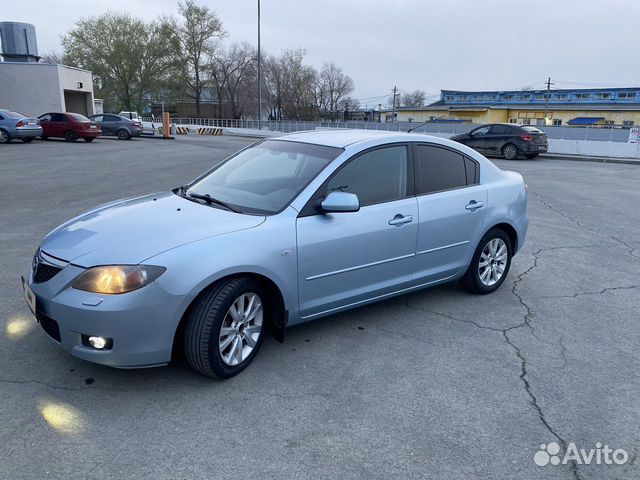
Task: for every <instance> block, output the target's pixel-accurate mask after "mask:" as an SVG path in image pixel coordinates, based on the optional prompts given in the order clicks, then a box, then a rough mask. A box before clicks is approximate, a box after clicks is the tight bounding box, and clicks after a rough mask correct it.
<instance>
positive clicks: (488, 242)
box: [461, 228, 513, 294]
mask: <svg viewBox="0 0 640 480" xmlns="http://www.w3.org/2000/svg"><path fill="white" fill-rule="evenodd" d="M512 255H513V246H512V245H511V239H510V238H509V235H507V234H506V232H505V231H504V230H501V229H498V228H494V229H493V230H490V231H489V232H487V233H486V235H485V236H484V237H482V240H480V242H479V243H478V247H477V248H476V251H475V253H474V254H473V258H472V259H471V264H470V265H469V268H468V269H467V272H466V273H465V274H464V277H462V279H461V283H462V285H463V286H464V287H465V288H466V289H467V290H469V291H470V292H472V293H477V294H486V293H491V292H494V291H496V290H497V289H498V288H500V285H502V282H504V279H505V278H507V273H509V268H510V267H511V257H512Z"/></svg>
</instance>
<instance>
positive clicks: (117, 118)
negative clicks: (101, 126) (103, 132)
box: [104, 115, 122, 122]
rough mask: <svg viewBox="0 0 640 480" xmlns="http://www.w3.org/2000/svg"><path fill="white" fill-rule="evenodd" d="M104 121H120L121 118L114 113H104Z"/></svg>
mask: <svg viewBox="0 0 640 480" xmlns="http://www.w3.org/2000/svg"><path fill="white" fill-rule="evenodd" d="M104 121H105V122H120V121H122V119H121V118H120V117H116V116H115V115H105V116H104Z"/></svg>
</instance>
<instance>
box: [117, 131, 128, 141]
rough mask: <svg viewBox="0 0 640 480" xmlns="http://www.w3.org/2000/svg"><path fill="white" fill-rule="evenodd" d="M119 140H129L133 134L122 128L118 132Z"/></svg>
mask: <svg viewBox="0 0 640 480" xmlns="http://www.w3.org/2000/svg"><path fill="white" fill-rule="evenodd" d="M116 135H117V136H118V139H119V140H129V139H130V138H131V134H130V133H129V132H127V131H126V130H125V129H124V128H121V129H120V130H118V131H117V132H116Z"/></svg>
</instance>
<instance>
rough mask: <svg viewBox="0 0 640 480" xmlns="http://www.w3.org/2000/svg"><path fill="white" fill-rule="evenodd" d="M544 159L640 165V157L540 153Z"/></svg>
mask: <svg viewBox="0 0 640 480" xmlns="http://www.w3.org/2000/svg"><path fill="white" fill-rule="evenodd" d="M539 158H540V159H542V160H567V161H570V162H592V163H618V164H623V165H639V166H640V159H638V160H635V159H632V158H611V157H579V156H572V155H561V154H557V155H548V154H547V155H540V157H539Z"/></svg>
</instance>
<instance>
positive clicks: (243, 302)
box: [184, 277, 268, 378]
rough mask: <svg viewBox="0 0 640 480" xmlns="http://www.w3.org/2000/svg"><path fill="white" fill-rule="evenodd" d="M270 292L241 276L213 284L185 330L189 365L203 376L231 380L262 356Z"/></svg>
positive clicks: (186, 354) (194, 308) (193, 308)
mask: <svg viewBox="0 0 640 480" xmlns="http://www.w3.org/2000/svg"><path fill="white" fill-rule="evenodd" d="M267 301H268V296H267V291H266V290H265V289H264V287H263V286H262V284H261V283H259V282H258V281H256V280H254V279H252V278H248V277H239V278H233V279H231V280H227V281H223V282H221V283H219V284H215V285H212V286H211V287H209V289H208V290H206V291H205V292H204V293H203V294H202V295H201V296H200V297H199V298H198V299H197V300H196V303H195V304H194V305H193V307H192V309H191V313H190V314H189V317H188V319H187V323H186V325H185V330H184V351H185V356H186V358H187V362H189V365H191V367H192V368H193V369H194V370H196V371H198V372H200V373H201V374H203V375H206V376H208V377H212V378H229V377H232V376H234V375H236V374H238V373H240V372H241V371H242V370H244V368H245V367H246V366H247V365H249V363H251V361H252V360H253V358H254V357H255V355H256V354H257V353H258V350H259V349H260V346H261V345H262V340H263V338H264V331H265V328H266V314H265V312H266V311H267V308H266V307H267V305H266V303H265V302H267Z"/></svg>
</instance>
